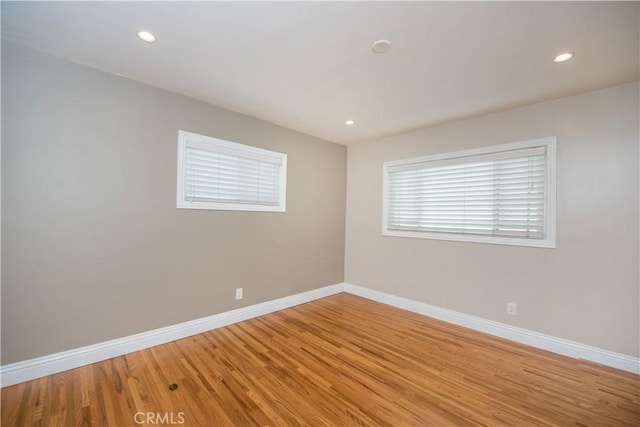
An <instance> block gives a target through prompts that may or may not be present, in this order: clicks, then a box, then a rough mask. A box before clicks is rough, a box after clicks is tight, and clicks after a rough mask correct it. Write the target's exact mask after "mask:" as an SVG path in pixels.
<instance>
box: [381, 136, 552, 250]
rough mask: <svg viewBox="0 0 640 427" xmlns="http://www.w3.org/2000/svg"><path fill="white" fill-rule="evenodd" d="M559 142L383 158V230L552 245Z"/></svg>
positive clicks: (431, 236) (393, 233)
mask: <svg viewBox="0 0 640 427" xmlns="http://www.w3.org/2000/svg"><path fill="white" fill-rule="evenodd" d="M555 142H556V140H555V137H550V138H542V139H536V140H531V141H524V142H518V143H513V144H505V145H497V146H492V147H485V148H481V149H474V150H466V151H459V152H455V153H446V154H440V155H435V156H428V157H419V158H413V159H405V160H398V161H392V162H386V163H384V165H383V187H384V188H383V208H382V211H383V218H382V234H383V235H386V236H401V237H419V238H427V239H441V240H461V241H470V242H484V243H498V244H507V245H521V246H539V247H547V248H554V247H555V186H556V183H555V177H556V163H555Z"/></svg>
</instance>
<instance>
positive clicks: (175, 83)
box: [2, 1, 640, 144]
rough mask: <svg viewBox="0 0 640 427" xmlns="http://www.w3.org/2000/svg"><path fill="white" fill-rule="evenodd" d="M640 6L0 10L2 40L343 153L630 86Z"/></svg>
mask: <svg viewBox="0 0 640 427" xmlns="http://www.w3.org/2000/svg"><path fill="white" fill-rule="evenodd" d="M639 4H640V3H638V2H625V3H612V2H602V3H600V2H317V3H313V2H299V3H298V2H295V3H294V2H140V3H129V2H126V3H125V2H45V3H41V2H4V1H3V2H2V37H3V38H5V39H8V40H12V41H15V42H18V43H21V44H24V45H27V46H30V47H33V48H35V49H38V50H42V51H46V52H50V53H53V54H56V55H59V56H62V57H65V58H69V59H71V60H73V61H76V62H79V63H82V64H86V65H89V66H91V67H96V68H99V69H102V70H106V71H109V72H112V73H115V74H118V75H121V76H125V77H128V78H131V79H134V80H138V81H141V82H145V83H149V84H151V85H154V86H158V87H162V88H165V89H168V90H171V91H174V92H178V93H182V94H186V95H190V96H192V97H195V98H198V99H201V100H204V101H207V102H209V103H212V104H215V105H219V106H222V107H225V108H228V109H231V110H234V111H237V112H241V113H244V114H247V115H250V116H253V117H258V118H261V119H264V120H267V121H269V122H273V123H277V124H280V125H282V126H286V127H288V128H291V129H295V130H298V131H300V132H304V133H307V134H311V135H314V136H317V137H320V138H324V139H327V140H330V141H334V142H338V143H342V144H348V143H353V142H358V141H364V140H369V139H373V138H378V137H381V136H386V135H390V134H396V133H401V132H404V131H407V130H411V129H415V128H418V127H423V126H429V125H434V124H438V123H443V122H446V121H451V120H455V119H460V118H463V117H469V116H474V115H478V114H482V113H487V112H491V111H497V110H502V109H506V108H510V107H515V106H520V105H525V104H529V103H532V102H537V101H542V100H546V99H552V98H558V97H562V96H567V95H573V94H577V93H581V92H585V91H589V90H593V89H598V88H603V87H608V86H613V85H617V84H622V83H626V82H631V81H636V80H638V78H639V50H640V46H639V44H640V34H639V15H640V9H639ZM139 29H147V30H149V31H151V32H153V33H154V34H155V35H156V36H157V38H158V41H157V43H155V44H146V43H143V42H141V41H140V40H138V39H137V38H136V35H135V34H136V31H137V30H139ZM378 39H388V40H390V41H391V43H392V48H391V51H390V52H388V53H387V54H384V55H379V54H375V53H373V52H372V51H371V49H370V46H371V43H372V42H374V41H375V40H378ZM565 50H570V51H572V52H575V57H574V59H572V60H571V61H569V62H567V63H564V64H554V63H552V61H551V60H552V58H553V56H554V55H555V54H556V53H558V52H561V51H565ZM347 119H353V120H355V122H356V123H355V125H353V126H346V125H345V123H344V122H345V120H347Z"/></svg>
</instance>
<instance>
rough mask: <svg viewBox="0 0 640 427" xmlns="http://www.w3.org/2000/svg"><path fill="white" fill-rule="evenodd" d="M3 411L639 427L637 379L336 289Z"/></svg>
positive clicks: (21, 417) (22, 421) (44, 390)
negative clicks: (322, 297)
mask: <svg viewBox="0 0 640 427" xmlns="http://www.w3.org/2000/svg"><path fill="white" fill-rule="evenodd" d="M172 384H176V385H177V386H178V387H177V389H175V390H170V387H169V386H170V385H172ZM1 409H2V425H3V426H33V425H38V426H80V425H86V426H134V425H157V424H162V425H171V423H173V425H180V424H183V425H187V426H198V425H201V426H254V425H259V426H298V425H308V426H393V427H398V426H466V425H488V426H494V425H508V426H568V425H577V426H587V425H592V426H638V425H640V382H639V377H638V376H637V375H633V374H630V373H627V372H623V371H618V370H615V369H612V368H608V367H604V366H601V365H597V364H595V363H590V362H584V361H577V360H574V359H570V358H566V357H563V356H558V355H555V354H552V353H548V352H545V351H541V350H537V349H533V348H531V347H527V346H524V345H521V344H517V343H513V342H510V341H507V340H503V339H500V338H495V337H492V336H489V335H485V334H482V333H478V332H475V331H471V330H469V329H465V328H461V327H459V326H454V325H451V324H448V323H445V322H441V321H438V320H434V319H430V318H428V317H423V316H420V315H418V314H414V313H410V312H407V311H404V310H400V309H397V308H394V307H390V306H387V305H384V304H380V303H377V302H373V301H369V300H366V299H363V298H359V297H356V296H353V295H349V294H338V295H334V296H330V297H327V298H324V299H321V300H317V301H313V302H311V303H307V304H303V305H299V306H296V307H293V308H289V309H286V310H282V311H280V312H276V313H272V314H269V315H266V316H262V317H259V318H255V319H252V320H248V321H245V322H241V323H237V324H235V325H231V326H228V327H224V328H220V329H216V330H213V331H210V332H206V333H203V334H200V335H196V336H194V337H190V338H186V339H183V340H179V341H175V342H172V343H169V344H165V345H161V346H158V347H153V348H150V349H147V350H143V351H139V352H136V353H131V354H128V355H125V356H122V357H117V358H114V359H110V360H107V361H104V362H100V363H95V364H93V365H89V366H85V367H82V368H78V369H74V370H71V371H67V372H63V373H59V374H56V375H51V376H48V377H44V378H40V379H37V380H33V381H29V382H26V383H22V384H17V385H14V386H11V387H6V388H4V389H2V408H1ZM136 421H140V423H139V424H136Z"/></svg>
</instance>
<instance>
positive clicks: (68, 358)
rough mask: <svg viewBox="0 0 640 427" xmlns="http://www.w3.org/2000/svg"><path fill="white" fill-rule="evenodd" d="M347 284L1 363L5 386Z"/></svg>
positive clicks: (186, 334) (291, 303) (306, 299)
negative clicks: (26, 358) (101, 341)
mask: <svg viewBox="0 0 640 427" xmlns="http://www.w3.org/2000/svg"><path fill="white" fill-rule="evenodd" d="M343 289H344V284H343V283H339V284H336V285H331V286H325V287H323V288H319V289H314V290H311V291H308V292H303V293H300V294H296V295H291V296H287V297H283V298H278V299H275V300H272V301H267V302H263V303H260V304H255V305H251V306H248V307H242V308H238V309H235V310H231V311H227V312H224V313H220V314H214V315H213V316H208V317H203V318H201V319H196V320H192V321H189V322H184V323H180V324H177V325H173V326H168V327H165V328H159V329H154V330H152V331H148V332H143V333H140V334H135V335H130V336H128V337H123V338H118V339H114V340H111V341H106V342H103V343H99V344H94V345H89V346H86V347H81V348H76V349H73V350H69V351H63V352H61V353H56V354H51V355H48V356H42V357H38V358H35V359H30V360H25V361H22V362H16V363H11V364H9V365H5V366H2V367H0V384H1V385H2V387H5V386H9V385H13V384H17V383H21V382H24V381H29V380H32V379H35V378H40V377H44V376H46V375H52V374H55V373H58V372H63V371H67V370H69V369H74V368H78V367H80V366H84V365H88V364H90V363H96V362H100V361H102V360H106V359H111V358H113V357H117V356H122V355H123V354H127V353H131V352H134V351H139V350H143V349H145V348H149V347H153V346H156V345H160V344H165V343H168V342H171V341H175V340H178V339H181V338H186V337H189V336H192V335H196V334H200V333H202V332H206V331H210V330H212V329H216V328H220V327H223V326H227V325H230V324H233V323H237V322H241V321H243V320H247V319H252V318H254V317H258V316H263V315H265V314H269V313H273V312H275V311H278V310H283V309H285V308H289V307H293V306H295V305H298V304H303V303H306V302H309V301H313V300H316V299H319V298H324V297H326V296H329V295H333V294H337V293H340V292H342V291H343Z"/></svg>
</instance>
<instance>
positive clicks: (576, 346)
mask: <svg viewBox="0 0 640 427" xmlns="http://www.w3.org/2000/svg"><path fill="white" fill-rule="evenodd" d="M344 291H345V292H348V293H350V294H354V295H358V296H361V297H363V298H367V299H370V300H374V301H378V302H381V303H383V304H388V305H391V306H394V307H398V308H401V309H404V310H408V311H411V312H414V313H418V314H422V315H424V316H429V317H433V318H435V319H439V320H443V321H445V322H449V323H453V324H454V325H459V326H464V327H466V328H469V329H473V330H476V331H480V332H484V333H487V334H490V335H495V336H497V337H501V338H506V339H508V340H511V341H515V342H519V343H521V344H526V345H529V346H531V347H536V348H540V349H543V350H547V351H551V352H553V353H557V354H561V355H564V356H569V357H573V358H575V359H584V360H589V361H591V362H596V363H600V364H602V365H606V366H610V367H612V368H617V369H621V370H623V371H627V372H632V373H634V374H640V359H639V358H637V357H632V356H627V355H625V354H620V353H615V352H613V351H609V350H604V349H601V348H597V347H593V346H590V345H586V344H581V343H578V342H575V341H570V340H567V339H564V338H557V337H554V336H551V335H546V334H541V333H539V332H534V331H529V330H527V329H522V328H518V327H516V326H511V325H507V324H504V323H499V322H494V321H491V320H486V319H482V318H480V317H475V316H471V315H469V314H464V313H459V312H456V311H452V310H447V309H445V308H440V307H436V306H433V305H429V304H426V303H423V302H419V301H415V300H411V299H408V298H403V297H399V296H396V295H391V294H387V293H384V292H380V291H376V290H373V289H368V288H364V287H362V286H357V285H352V284H349V283H345V284H344Z"/></svg>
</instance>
